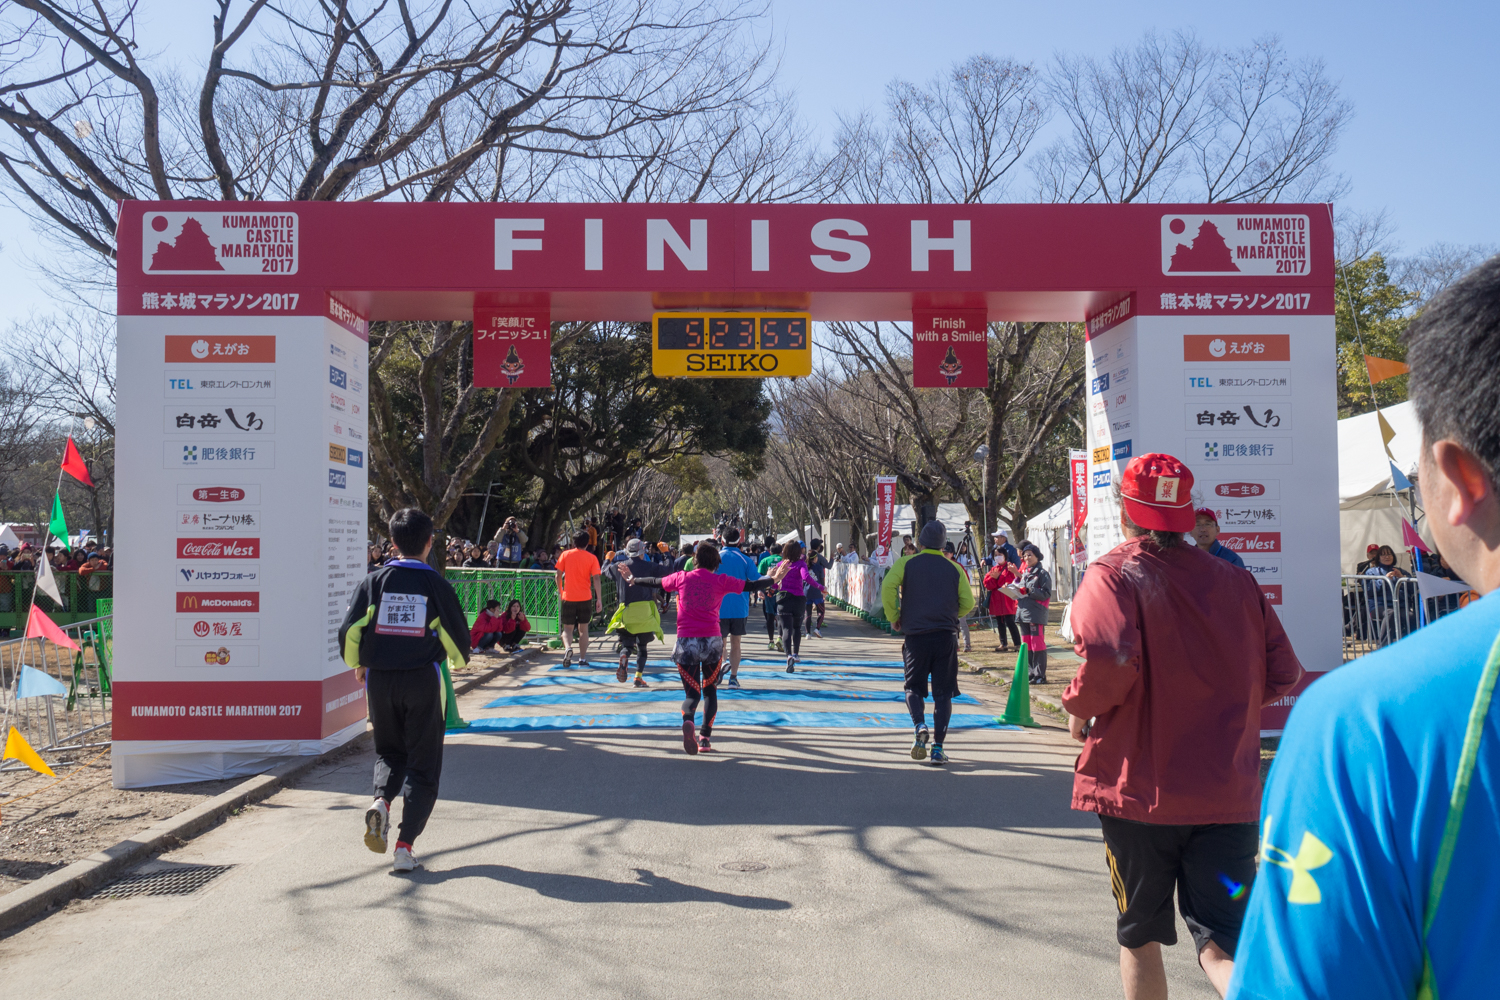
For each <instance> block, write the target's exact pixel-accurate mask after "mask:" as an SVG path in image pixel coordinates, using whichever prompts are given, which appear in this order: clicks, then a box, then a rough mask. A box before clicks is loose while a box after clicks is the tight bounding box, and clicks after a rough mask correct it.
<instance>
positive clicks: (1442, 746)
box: [1226, 257, 1500, 1000]
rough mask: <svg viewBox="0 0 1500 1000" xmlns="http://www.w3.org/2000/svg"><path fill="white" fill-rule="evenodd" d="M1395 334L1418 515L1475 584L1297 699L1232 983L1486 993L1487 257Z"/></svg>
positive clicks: (1494, 578) (1494, 540) (1359, 991)
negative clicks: (1405, 377) (1411, 426)
mask: <svg viewBox="0 0 1500 1000" xmlns="http://www.w3.org/2000/svg"><path fill="white" fill-rule="evenodd" d="M1406 336H1407V342H1408V345H1409V346H1408V351H1407V363H1408V364H1409V365H1410V366H1411V376H1410V393H1411V397H1412V400H1413V401H1414V402H1415V404H1416V410H1417V416H1418V418H1419V420H1420V421H1421V425H1422V450H1421V464H1420V466H1419V472H1420V480H1419V481H1420V482H1421V484H1422V499H1423V501H1424V503H1425V506H1426V512H1427V518H1428V521H1427V523H1428V526H1429V528H1430V529H1431V530H1432V534H1433V537H1434V538H1435V539H1436V540H1437V543H1438V547H1439V548H1440V549H1441V550H1442V553H1443V558H1444V560H1445V561H1446V562H1447V563H1448V564H1449V565H1450V566H1452V567H1453V569H1454V570H1455V571H1457V573H1458V574H1459V576H1460V577H1461V578H1462V579H1463V580H1465V581H1467V582H1468V583H1470V584H1471V585H1473V587H1474V589H1475V590H1477V591H1478V592H1479V593H1481V594H1485V595H1487V596H1485V597H1484V599H1483V600H1478V601H1473V602H1472V603H1470V604H1469V606H1468V607H1466V608H1464V609H1463V610H1462V611H1458V612H1455V613H1454V614H1450V615H1447V616H1445V617H1443V618H1441V619H1439V620H1438V621H1437V622H1435V623H1434V624H1432V625H1429V626H1427V627H1426V628H1423V629H1419V630H1418V631H1417V632H1415V633H1413V634H1412V635H1410V636H1408V637H1407V638H1406V639H1403V640H1402V641H1400V642H1398V643H1396V644H1395V645H1392V646H1387V647H1386V648H1385V649H1382V650H1380V651H1378V652H1376V653H1372V654H1370V655H1369V656H1366V657H1363V658H1361V659H1359V660H1357V661H1355V662H1354V663H1350V664H1348V665H1347V666H1344V667H1340V668H1339V669H1337V670H1335V671H1333V672H1332V673H1330V674H1329V675H1328V676H1326V677H1325V678H1323V679H1321V680H1318V681H1317V682H1316V683H1314V684H1313V685H1312V687H1310V688H1309V689H1308V690H1307V692H1306V693H1305V694H1304V695H1302V697H1301V699H1300V700H1299V701H1298V703H1297V706H1296V707H1295V708H1294V709H1293V711H1292V715H1291V719H1290V720H1289V722H1288V723H1287V729H1286V734H1285V736H1284V737H1283V739H1282V743H1281V748H1280V751H1279V752H1278V753H1277V756H1276V763H1275V765H1274V766H1273V767H1272V769H1271V777H1270V783H1269V786H1268V787H1267V789H1266V793H1265V796H1264V799H1263V800H1262V804H1261V854H1260V859H1261V867H1260V875H1259V877H1258V878H1257V879H1256V880H1255V887H1254V889H1253V890H1252V891H1251V894H1250V904H1249V911H1248V913H1247V915H1246V918H1245V924H1244V928H1243V931H1242V932H1241V936H1240V942H1239V949H1238V953H1237V955H1236V964H1235V970H1234V976H1233V978H1232V980H1231V981H1230V986H1229V996H1230V997H1231V998H1246V1000H1249V998H1261V997H1264V998H1272V997H1276V998H1280V997H1313V996H1316V997H1324V998H1334V1000H1339V998H1346V997H1347V998H1358V1000H1374V998H1377V997H1379V998H1385V997H1422V998H1433V1000H1436V998H1441V1000H1470V998H1477V997H1493V996H1495V995H1496V992H1497V987H1496V981H1495V971H1494V959H1493V956H1494V953H1495V946H1496V942H1497V941H1500V905H1497V903H1496V899H1497V895H1500V702H1496V701H1494V700H1493V699H1492V698H1491V694H1492V693H1493V690H1494V685H1495V680H1496V676H1497V674H1500V642H1497V636H1500V596H1497V595H1496V594H1495V593H1494V591H1495V590H1496V589H1497V588H1500V479H1497V475H1500V435H1497V434H1496V428H1497V427H1500V365H1497V364H1496V361H1495V359H1496V358H1497V357H1500V257H1492V258H1490V260H1488V261H1487V262H1485V263H1484V264H1482V265H1480V266H1479V267H1478V268H1476V269H1475V270H1474V271H1472V272H1470V273H1469V274H1468V275H1467V276H1465V277H1464V278H1463V279H1461V280H1460V281H1459V282H1457V283H1456V284H1454V285H1453V286H1452V287H1450V288H1449V289H1448V290H1447V291H1445V292H1444V293H1443V294H1441V295H1440V296H1438V297H1437V298H1436V299H1435V300H1434V301H1433V302H1432V304H1430V305H1429V306H1428V307H1427V308H1426V310H1424V311H1423V313H1422V314H1421V316H1419V317H1418V318H1417V319H1416V320H1414V321H1413V322H1412V324H1411V326H1410V327H1409V328H1408V331H1407V334H1406ZM1226 888H1228V887H1226Z"/></svg>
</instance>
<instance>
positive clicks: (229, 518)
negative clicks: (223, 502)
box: [177, 507, 261, 535]
mask: <svg viewBox="0 0 1500 1000" xmlns="http://www.w3.org/2000/svg"><path fill="white" fill-rule="evenodd" d="M260 528H261V520H260V511H258V510H252V509H249V508H231V507H226V508H223V509H215V508H212V507H210V508H206V509H205V508H203V507H192V508H189V509H187V510H179V511H178V512H177V530H178V531H193V532H203V533H204V534H221V535H246V534H259V533H260Z"/></svg>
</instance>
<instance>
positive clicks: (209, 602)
mask: <svg viewBox="0 0 1500 1000" xmlns="http://www.w3.org/2000/svg"><path fill="white" fill-rule="evenodd" d="M259 611H260V592H259V591H254V590H242V591H214V590H204V591H181V590H179V591H178V592H177V613H178V614H184V615H207V614H229V613H237V614H247V613H248V614H255V613H257V612H259Z"/></svg>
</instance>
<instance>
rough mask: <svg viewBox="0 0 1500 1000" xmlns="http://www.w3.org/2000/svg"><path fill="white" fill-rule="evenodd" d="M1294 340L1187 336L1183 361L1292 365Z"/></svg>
mask: <svg viewBox="0 0 1500 1000" xmlns="http://www.w3.org/2000/svg"><path fill="white" fill-rule="evenodd" d="M1291 359H1292V342H1291V337H1289V336H1287V335H1286V334H1284V333H1260V334H1243V335H1239V336H1235V335H1222V334H1217V333H1210V334H1191V333H1190V334H1186V335H1184V336H1183V338H1182V360H1184V361H1218V362H1224V361H1228V362H1240V361H1290V360H1291Z"/></svg>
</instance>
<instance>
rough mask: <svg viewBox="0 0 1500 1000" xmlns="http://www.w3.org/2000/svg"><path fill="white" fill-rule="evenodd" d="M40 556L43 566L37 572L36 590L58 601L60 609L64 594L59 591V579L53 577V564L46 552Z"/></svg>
mask: <svg viewBox="0 0 1500 1000" xmlns="http://www.w3.org/2000/svg"><path fill="white" fill-rule="evenodd" d="M40 555H41V557H42V558H41V563H42V566H41V569H40V570H38V572H37V577H36V589H37V590H40V591H41V592H42V593H44V594H46V595H47V596H48V597H50V598H52V599H53V600H54V601H56V602H57V606H58V607H62V602H63V599H62V594H60V593H58V590H57V577H55V576H53V575H52V563H50V562H48V561H47V553H46V551H43V552H41V553H40Z"/></svg>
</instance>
